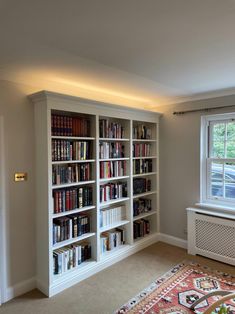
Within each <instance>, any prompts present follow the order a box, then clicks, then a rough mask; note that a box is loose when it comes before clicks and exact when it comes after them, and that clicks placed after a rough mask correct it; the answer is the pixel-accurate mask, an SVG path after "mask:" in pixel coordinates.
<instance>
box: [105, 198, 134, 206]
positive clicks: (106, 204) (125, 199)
mask: <svg viewBox="0 0 235 314" xmlns="http://www.w3.org/2000/svg"><path fill="white" fill-rule="evenodd" d="M129 199H130V198H129V197H122V198H117V199H114V200H110V201H106V202H102V203H100V208H103V207H107V206H110V205H113V204H117V203H121V202H125V201H128V200H129Z"/></svg>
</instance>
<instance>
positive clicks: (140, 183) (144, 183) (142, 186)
mask: <svg viewBox="0 0 235 314" xmlns="http://www.w3.org/2000/svg"><path fill="white" fill-rule="evenodd" d="M149 191H151V180H150V179H146V178H135V179H133V192H134V195H136V194H141V193H145V192H149Z"/></svg>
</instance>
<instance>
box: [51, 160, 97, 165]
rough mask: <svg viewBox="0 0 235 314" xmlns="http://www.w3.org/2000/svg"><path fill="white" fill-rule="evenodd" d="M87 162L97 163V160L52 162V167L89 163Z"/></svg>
mask: <svg viewBox="0 0 235 314" xmlns="http://www.w3.org/2000/svg"><path fill="white" fill-rule="evenodd" d="M87 162H95V159H87V160H65V161H52V165H63V164H78V163H87Z"/></svg>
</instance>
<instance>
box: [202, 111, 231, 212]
mask: <svg viewBox="0 0 235 314" xmlns="http://www.w3.org/2000/svg"><path fill="white" fill-rule="evenodd" d="M233 119H234V120H235V113H224V114H216V115H207V116H202V117H201V154H200V155H201V156H200V203H201V204H205V205H206V204H208V205H209V204H211V205H215V206H221V207H223V206H224V207H229V208H231V209H232V210H234V211H235V200H232V199H224V198H219V197H212V196H211V195H210V191H211V179H210V178H211V172H210V169H211V167H210V166H211V163H212V162H213V158H209V157H208V153H209V151H211V149H212V148H211V145H210V144H211V141H210V139H211V138H212V137H211V134H209V132H210V130H211V128H209V125H210V123H219V122H226V121H227V120H233ZM216 160H218V159H216ZM220 160H221V162H223V161H225V160H227V159H226V158H224V159H223V158H221V159H220ZM231 161H235V159H231Z"/></svg>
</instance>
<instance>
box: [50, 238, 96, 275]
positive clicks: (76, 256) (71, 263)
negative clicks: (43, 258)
mask: <svg viewBox="0 0 235 314" xmlns="http://www.w3.org/2000/svg"><path fill="white" fill-rule="evenodd" d="M90 258H91V244H90V243H89V242H80V243H74V244H72V245H68V246H65V247H63V248H61V249H57V250H54V252H53V273H54V275H58V274H63V273H66V272H67V271H68V270H70V269H73V268H75V267H77V266H78V265H80V264H81V263H83V262H84V261H86V260H89V259H90Z"/></svg>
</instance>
